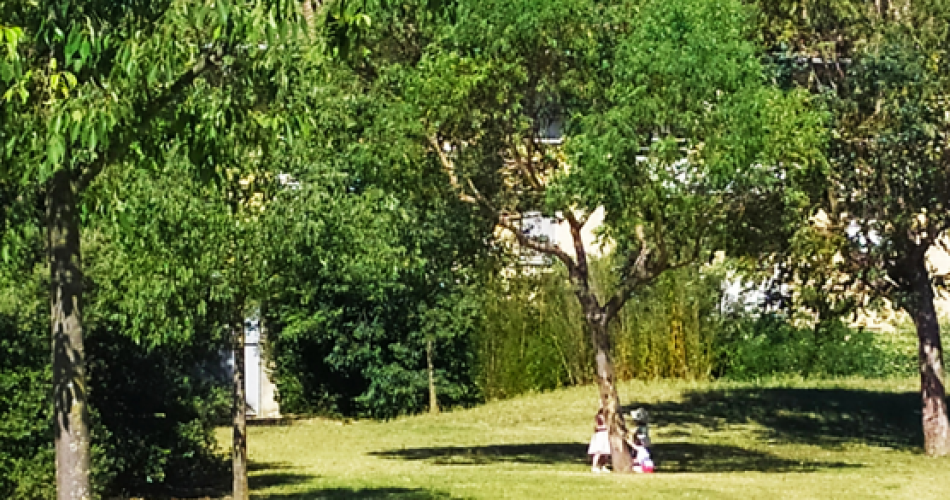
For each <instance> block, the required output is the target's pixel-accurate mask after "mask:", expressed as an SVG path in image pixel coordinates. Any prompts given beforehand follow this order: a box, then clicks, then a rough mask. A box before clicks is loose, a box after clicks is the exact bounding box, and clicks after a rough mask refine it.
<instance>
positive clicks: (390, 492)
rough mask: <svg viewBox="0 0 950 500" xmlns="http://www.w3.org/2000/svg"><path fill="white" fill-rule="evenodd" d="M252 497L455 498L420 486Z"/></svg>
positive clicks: (327, 499)
mask: <svg viewBox="0 0 950 500" xmlns="http://www.w3.org/2000/svg"><path fill="white" fill-rule="evenodd" d="M254 498H260V499H263V500H311V499H313V500H316V499H320V500H343V499H354V500H369V499H377V498H378V499H400V500H449V499H452V498H455V497H453V496H451V495H449V494H447V493H441V492H437V491H432V490H426V489H422V488H328V489H314V490H307V491H300V492H294V493H276V494H272V495H270V494H267V493H263V494H255V495H254Z"/></svg>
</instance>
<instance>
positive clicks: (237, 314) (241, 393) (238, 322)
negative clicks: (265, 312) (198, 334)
mask: <svg viewBox="0 0 950 500" xmlns="http://www.w3.org/2000/svg"><path fill="white" fill-rule="evenodd" d="M240 302H241V301H239V304H240ZM243 313H244V307H243V306H240V305H239V306H236V307H235V310H234V313H233V317H232V318H231V350H232V352H233V354H234V374H233V377H232V398H233V400H232V405H231V418H232V420H231V421H232V427H233V440H232V445H233V448H232V453H231V458H232V475H233V486H232V493H231V495H232V498H233V499H234V500H247V499H248V485H247V414H246V412H247V395H246V393H245V388H244V314H243Z"/></svg>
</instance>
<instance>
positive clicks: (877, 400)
mask: <svg viewBox="0 0 950 500" xmlns="http://www.w3.org/2000/svg"><path fill="white" fill-rule="evenodd" d="M642 406H643V407H645V408H647V409H648V410H650V412H651V415H652V419H653V422H654V425H655V426H657V427H660V428H662V427H664V426H668V425H674V426H681V425H700V426H703V427H706V428H708V429H710V430H720V429H723V428H724V427H725V426H727V425H731V424H747V423H755V424H759V425H762V426H764V427H765V428H767V429H768V430H767V431H766V435H765V436H761V437H763V438H765V439H775V440H778V441H782V442H791V443H800V444H810V445H817V446H823V447H832V448H833V447H838V446H840V445H842V444H846V443H863V444H868V445H873V446H887V447H891V448H898V449H912V448H919V447H921V446H923V436H922V433H921V430H920V426H921V420H920V418H921V417H920V395H919V394H917V393H910V392H908V393H892V392H876V391H864V390H856V389H736V390H717V391H694V392H690V393H687V394H686V396H685V398H684V400H683V401H682V402H661V403H658V404H653V405H642ZM633 407H634V406H631V407H630V408H626V411H629V410H630V409H631V408H633ZM674 435H675V433H674Z"/></svg>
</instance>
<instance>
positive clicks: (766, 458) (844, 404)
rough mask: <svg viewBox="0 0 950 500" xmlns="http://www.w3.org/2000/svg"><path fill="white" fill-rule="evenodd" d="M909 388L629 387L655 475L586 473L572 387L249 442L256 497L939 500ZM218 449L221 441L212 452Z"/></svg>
mask: <svg viewBox="0 0 950 500" xmlns="http://www.w3.org/2000/svg"><path fill="white" fill-rule="evenodd" d="M916 389H917V387H916V382H915V381H914V380H891V381H881V380H859V379H843V380H829V381H802V380H796V379H781V380H769V381H762V382H758V383H736V382H673V381H661V382H655V383H642V382H631V383H625V384H623V385H622V386H621V396H622V398H623V400H624V401H627V402H630V404H631V406H632V405H644V406H646V407H647V408H649V409H651V410H652V413H653V416H654V419H655V424H654V425H653V437H654V441H655V450H656V454H657V456H658V461H659V468H658V471H657V473H656V474H653V475H619V474H609V475H604V474H599V475H594V474H591V473H590V466H589V463H588V462H587V457H586V455H585V453H586V445H587V440H588V439H589V437H590V431H591V425H592V416H593V414H594V411H595V410H596V405H597V402H596V392H595V390H594V388H592V387H577V388H571V389H565V390H561V391H556V392H550V393H545V394H530V395H526V396H523V397H519V398H517V399H513V400H508V401H496V402H491V403H488V404H486V405H484V406H481V407H478V408H474V409H470V410H459V411H453V412H448V413H443V414H442V415H438V416H429V415H421V416H415V417H405V418H400V419H397V420H393V421H389V422H375V421H369V420H366V421H356V422H352V423H347V424H344V423H342V422H338V421H331V420H319V419H314V420H306V421H297V422H294V423H293V425H289V426H280V427H252V428H251V429H250V432H249V434H250V436H249V454H250V459H251V463H252V470H251V486H252V491H253V497H254V498H262V499H271V500H278V499H280V500H285V499H288V500H289V499H298V498H299V499H317V498H334V499H335V498H341V499H342V498H358V499H363V498H409V499H434V498H529V499H548V498H593V496H595V495H598V496H599V495H604V498H608V497H616V496H619V495H622V496H623V497H625V498H631V497H632V498H641V497H642V498H648V497H649V498H769V499H775V498H801V499H812V498H920V499H927V498H947V495H948V494H950V493H948V492H950V460H946V459H940V460H934V459H929V458H926V457H924V456H922V455H921V443H920V439H921V438H920V437H919V435H920V429H919V427H920V416H919V397H918V395H917V393H916ZM225 436H226V434H225V435H223V436H222V437H225Z"/></svg>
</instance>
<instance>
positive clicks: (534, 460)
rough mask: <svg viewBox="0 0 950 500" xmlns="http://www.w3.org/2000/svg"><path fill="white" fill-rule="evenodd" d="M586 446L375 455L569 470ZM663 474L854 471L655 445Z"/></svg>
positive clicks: (725, 449)
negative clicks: (555, 466)
mask: <svg viewBox="0 0 950 500" xmlns="http://www.w3.org/2000/svg"><path fill="white" fill-rule="evenodd" d="M586 451H587V445H586V444H584V443H539V444H512V445H489V446H470V447H464V446H458V447H456V446H447V447H438V448H407V449H403V450H389V451H382V452H374V453H372V455H375V456H381V457H384V458H391V459H402V460H422V461H427V462H429V463H432V464H434V465H489V464H496V463H523V464H539V465H552V464H570V465H578V466H586V465H587V464H589V458H588V457H587V455H586V454H585V452H586ZM653 451H654V455H655V458H656V462H657V467H658V470H660V471H663V472H747V471H759V472H808V471H814V470H819V469H830V468H844V467H852V465H849V464H847V463H844V462H820V461H799V460H789V459H785V458H781V457H777V456H775V455H772V454H770V453H765V452H761V451H753V450H747V449H744V448H740V447H737V446H728V445H719V444H693V443H657V444H656V446H654V447H653Z"/></svg>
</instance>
